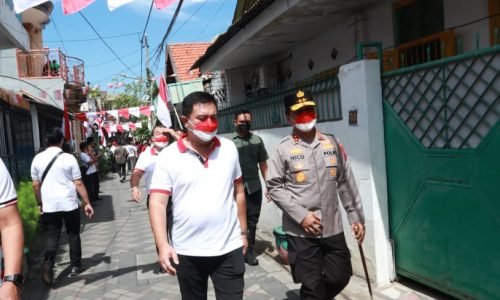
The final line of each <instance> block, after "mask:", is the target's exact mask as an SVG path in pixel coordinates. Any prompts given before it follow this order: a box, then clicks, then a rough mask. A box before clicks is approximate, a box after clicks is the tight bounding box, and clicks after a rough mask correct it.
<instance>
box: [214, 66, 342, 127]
mask: <svg viewBox="0 0 500 300" xmlns="http://www.w3.org/2000/svg"><path fill="white" fill-rule="evenodd" d="M298 89H304V90H308V91H310V92H311V93H312V94H313V97H314V99H315V100H316V105H317V108H316V110H317V113H318V122H325V121H335V120H340V119H341V118H342V115H341V107H340V84H339V81H338V78H337V76H336V75H328V76H324V77H321V78H319V79H317V78H315V79H311V80H305V81H300V82H296V83H293V84H290V85H286V86H281V87H274V88H269V89H265V90H261V91H259V92H258V95H256V96H254V97H248V98H246V99H245V100H244V101H243V103H241V104H238V105H235V106H231V107H229V108H225V109H221V110H220V111H219V113H218V116H219V133H228V132H231V131H233V130H234V125H233V119H234V113H235V112H237V111H238V110H240V109H241V108H246V109H249V110H250V111H251V112H252V115H253V121H252V128H253V129H264V128H275V127H282V126H286V125H287V121H286V118H285V109H284V107H283V98H284V97H285V96H286V95H290V94H293V93H296V92H297V90H298ZM233 100H234V99H233ZM233 102H234V101H233Z"/></svg>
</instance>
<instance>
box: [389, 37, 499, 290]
mask: <svg viewBox="0 0 500 300" xmlns="http://www.w3.org/2000/svg"><path fill="white" fill-rule="evenodd" d="M499 71H500V47H495V48H491V49H483V50H481V51H476V52H474V53H470V54H466V55H462V56H458V57H453V58H451V59H446V60H441V61H436V62H430V63H427V64H424V65H419V66H415V67H411V68H406V69H402V70H397V71H393V72H388V73H385V74H383V77H382V82H383V97H384V104H383V105H384V126H385V147H386V151H387V152H386V159H387V177H388V192H389V220H390V234H391V238H392V239H393V240H394V249H395V258H396V270H397V273H398V274H400V275H403V276H405V277H409V278H411V279H413V280H416V281H419V282H422V283H424V284H426V285H429V286H432V287H434V288H437V289H439V290H441V291H444V292H446V293H449V294H452V295H454V296H456V297H459V298H463V299H469V298H473V299H500V122H499V119H500V100H499V97H500V96H499V95H500V77H499Z"/></svg>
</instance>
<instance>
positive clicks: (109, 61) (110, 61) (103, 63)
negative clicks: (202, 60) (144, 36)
mask: <svg viewBox="0 0 500 300" xmlns="http://www.w3.org/2000/svg"><path fill="white" fill-rule="evenodd" d="M137 52H139V50H135V51H132V52H130V53H127V54H125V55H123V56H121V58H124V57H129V56H131V55H133V54H136V53H137ZM114 61H117V59H110V60H106V61H102V62H99V63H95V64H93V65H88V66H85V68H92V67H97V66H101V65H105V64H108V63H112V62H114Z"/></svg>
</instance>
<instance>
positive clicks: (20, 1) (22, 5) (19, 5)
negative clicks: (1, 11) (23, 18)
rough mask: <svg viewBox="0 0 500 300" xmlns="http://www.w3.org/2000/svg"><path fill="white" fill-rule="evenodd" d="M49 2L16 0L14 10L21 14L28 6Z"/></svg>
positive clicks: (43, 0)
mask: <svg viewBox="0 0 500 300" xmlns="http://www.w3.org/2000/svg"><path fill="white" fill-rule="evenodd" d="M44 2H47V0H14V11H15V12H16V14H20V13H22V12H23V11H25V10H27V9H28V8H32V7H34V6H37V5H38V4H42V3H44Z"/></svg>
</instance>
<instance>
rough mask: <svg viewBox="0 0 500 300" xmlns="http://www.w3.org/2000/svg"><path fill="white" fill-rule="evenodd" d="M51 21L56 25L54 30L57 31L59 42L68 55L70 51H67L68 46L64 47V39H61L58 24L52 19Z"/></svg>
mask: <svg viewBox="0 0 500 300" xmlns="http://www.w3.org/2000/svg"><path fill="white" fill-rule="evenodd" d="M50 21H51V22H52V24H54V29H55V30H56V34H57V36H58V37H59V41H60V42H61V44H62V46H63V49H64V53H66V54H68V50H67V49H66V45H64V42H63V39H62V37H61V33H60V32H59V29H58V28H57V25H56V22H54V19H52V17H51V18H50Z"/></svg>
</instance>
